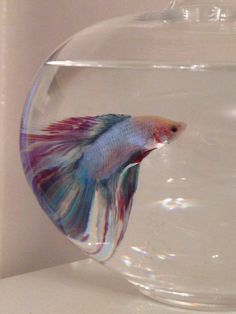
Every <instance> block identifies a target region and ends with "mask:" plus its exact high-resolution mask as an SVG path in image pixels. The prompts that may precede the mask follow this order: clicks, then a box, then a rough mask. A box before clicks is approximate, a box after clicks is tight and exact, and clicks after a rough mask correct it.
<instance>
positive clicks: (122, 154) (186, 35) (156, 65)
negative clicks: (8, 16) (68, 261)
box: [20, 0, 236, 310]
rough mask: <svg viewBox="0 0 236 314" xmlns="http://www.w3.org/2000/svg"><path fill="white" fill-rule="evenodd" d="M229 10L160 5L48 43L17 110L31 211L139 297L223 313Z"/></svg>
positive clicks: (233, 113)
mask: <svg viewBox="0 0 236 314" xmlns="http://www.w3.org/2000/svg"><path fill="white" fill-rule="evenodd" d="M235 136H236V4H235V1H233V0H232V1H220V0H218V1H217V0H214V1H211V0H208V1H205V0H202V1H201V0H189V1H172V2H171V3H170V5H169V6H168V7H167V8H164V9H163V11H161V12H151V13H144V14H141V15H137V16H127V17H122V18H115V19H112V20H109V21H105V22H102V23H100V24H98V25H95V26H92V27H89V28H87V29H85V30H83V31H81V32H79V33H77V34H75V35H74V36H73V37H71V38H70V39H69V40H67V41H66V42H65V43H63V45H61V46H60V47H59V48H58V49H57V50H56V51H55V52H54V53H53V54H52V55H51V56H50V57H49V58H48V60H47V61H46V62H45V63H44V65H43V66H42V67H41V69H40V71H39V73H38V75H37V77H36V79H35V82H34V84H33V87H32V89H31V91H30V93H29V97H28V99H27V102H26V106H25V109H24V113H23V117H22V123H21V134H20V150H21V157H22V164H23V168H24V171H25V174H26V177H27V180H28V182H29V184H30V186H31V188H32V190H33V192H34V194H35V196H36V198H37V200H38V202H39V204H40V205H41V207H42V209H43V210H44V211H45V213H46V214H47V215H48V217H49V218H50V219H51V221H52V222H53V223H54V224H55V225H56V227H57V228H58V229H59V230H60V231H61V232H63V233H64V234H65V236H66V237H67V238H68V239H69V240H71V241H72V242H73V243H74V244H75V245H76V246H77V247H78V248H80V249H82V250H83V251H84V252H85V253H86V254H87V255H88V256H90V257H92V258H93V259H95V260H97V261H98V262H100V263H103V264H104V265H106V266H107V267H109V268H111V269H114V270H116V271H118V272H120V273H121V274H123V276H125V278H127V279H128V281H129V282H131V283H133V284H134V285H135V286H136V287H137V288H138V289H139V290H140V291H142V292H143V293H144V294H145V295H147V296H149V297H151V298H153V299H155V300H158V301H160V302H164V303H168V304H170V305H176V306H181V307H187V308H194V309H213V310H218V309H233V308H234V309H235V308H236V253H235V245H236V207H235V206H236V193H235V189H236V164H235V163H236V146H235Z"/></svg>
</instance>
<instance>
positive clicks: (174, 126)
mask: <svg viewBox="0 0 236 314" xmlns="http://www.w3.org/2000/svg"><path fill="white" fill-rule="evenodd" d="M170 130H171V132H173V133H176V132H177V131H178V128H177V126H176V125H173V126H172V127H171V129H170Z"/></svg>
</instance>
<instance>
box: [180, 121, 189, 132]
mask: <svg viewBox="0 0 236 314" xmlns="http://www.w3.org/2000/svg"><path fill="white" fill-rule="evenodd" d="M186 128H187V123H185V122H179V130H180V131H184V130H185V129H186Z"/></svg>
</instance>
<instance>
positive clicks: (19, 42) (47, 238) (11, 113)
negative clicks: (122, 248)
mask: <svg viewBox="0 0 236 314" xmlns="http://www.w3.org/2000/svg"><path fill="white" fill-rule="evenodd" d="M167 3H168V0H118V1H117V0H50V1H48V0H1V2H0V60H1V61H0V117H1V121H0V140H1V144H0V277H6V276H11V275H15V274H19V273H23V272H27V271H32V270H36V269H40V268H44V267H49V266H52V265H56V264H60V263H66V262H69V261H74V260H76V259H79V258H82V257H83V256H82V254H81V253H80V252H79V251H78V249H76V248H75V247H74V246H73V245H72V244H71V243H69V242H68V241H67V240H66V239H64V238H63V236H62V235H61V234H60V233H59V232H58V231H57V230H56V228H55V227H54V226H53V225H52V224H51V223H50V222H49V220H48V218H47V217H46V216H45V215H44V213H43V212H42V211H41V210H40V208H39V205H38V204H37V202H36V200H35V199H34V197H33V195H32V193H31V191H30V188H29V187H28V185H27V183H26V180H25V178H24V175H23V171H22V169H21V164H20V159H19V153H18V132H19V123H20V116H21V113H22V110H23V106H24V101H25V98H26V94H27V91H28V90H29V88H30V85H31V82H32V77H33V76H34V74H35V72H36V70H37V68H38V67H39V65H40V64H41V63H42V62H43V60H44V59H45V58H46V57H47V56H48V54H49V53H50V52H51V51H52V50H53V49H54V48H55V47H56V46H58V45H59V44H60V43H61V42H62V41H64V40H65V39H66V38H67V37H68V36H70V35H71V34H73V33H75V32H77V31H78V30H80V29H82V28H84V27H86V26H88V25H90V24H93V23H96V22H97V21H100V20H102V19H106V18H110V17H112V16H117V15H123V14H128V13H135V12H142V11H148V10H153V9H157V10H158V9H160V8H162V7H164V6H166V5H167Z"/></svg>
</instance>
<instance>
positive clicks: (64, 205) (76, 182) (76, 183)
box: [33, 165, 96, 241]
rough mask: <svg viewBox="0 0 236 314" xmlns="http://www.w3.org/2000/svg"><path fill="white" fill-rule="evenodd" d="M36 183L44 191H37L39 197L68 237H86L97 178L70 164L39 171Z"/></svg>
mask: <svg viewBox="0 0 236 314" xmlns="http://www.w3.org/2000/svg"><path fill="white" fill-rule="evenodd" d="M78 177H79V178H78ZM33 186H34V190H37V191H40V193H36V196H37V198H38V201H39V203H40V204H41V206H42V207H43V209H44V211H45V212H46V213H47V214H48V215H49V217H50V218H51V219H52V220H53V222H54V223H55V224H56V226H57V227H58V228H59V229H60V230H61V231H62V232H63V233H64V234H66V235H67V236H68V237H70V238H72V239H73V238H77V240H80V241H85V240H86V238H87V237H88V229H89V218H90V214H91V210H90V209H91V207H92V203H93V199H94V194H95V189H96V181H95V180H94V179H93V178H91V177H89V176H88V175H87V172H86V171H85V170H84V169H82V168H80V167H79V168H78V169H77V170H75V169H74V167H73V166H71V165H70V166H69V167H65V168H63V169H61V168H57V167H55V168H52V169H47V170H44V171H42V172H40V173H38V175H37V176H35V177H34V180H33Z"/></svg>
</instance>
